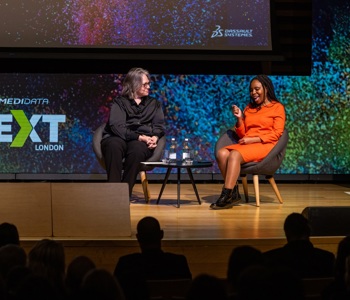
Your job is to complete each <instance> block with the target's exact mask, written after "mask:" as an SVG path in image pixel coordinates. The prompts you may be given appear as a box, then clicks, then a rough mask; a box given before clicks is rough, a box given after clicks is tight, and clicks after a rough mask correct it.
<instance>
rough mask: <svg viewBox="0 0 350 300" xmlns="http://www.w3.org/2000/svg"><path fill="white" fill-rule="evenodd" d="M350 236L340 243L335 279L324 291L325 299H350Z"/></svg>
mask: <svg viewBox="0 0 350 300" xmlns="http://www.w3.org/2000/svg"><path fill="white" fill-rule="evenodd" d="M349 257H350V236H346V237H344V238H343V239H342V240H341V241H340V242H339V244H338V249H337V256H336V260H335V267H334V281H333V283H331V284H330V285H329V286H327V287H326V288H325V290H324V292H323V298H324V299H330V300H331V299H350V285H349V282H348V280H349V271H350V269H349Z"/></svg>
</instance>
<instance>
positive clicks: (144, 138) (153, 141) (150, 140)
mask: <svg viewBox="0 0 350 300" xmlns="http://www.w3.org/2000/svg"><path fill="white" fill-rule="evenodd" d="M139 141H140V142H144V143H146V144H147V146H148V148H149V149H154V148H156V147H157V142H158V137H157V136H152V137H151V136H148V135H144V134H141V135H139Z"/></svg>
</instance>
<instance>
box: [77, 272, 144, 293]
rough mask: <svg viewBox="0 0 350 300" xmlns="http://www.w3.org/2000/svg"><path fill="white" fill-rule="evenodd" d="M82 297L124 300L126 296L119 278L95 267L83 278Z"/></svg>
mask: <svg viewBox="0 0 350 300" xmlns="http://www.w3.org/2000/svg"><path fill="white" fill-rule="evenodd" d="M134 288H138V287H137V286H135V287H134ZM80 299H82V300H97V299H98V300H124V299H125V298H124V294H123V290H122V288H121V287H120V285H119V283H118V281H117V279H116V278H115V277H114V276H113V275H112V274H111V273H109V272H108V271H107V270H104V269H96V268H94V269H92V270H90V271H89V272H88V273H87V274H86V276H85V277H84V279H83V282H82V284H81V297H80Z"/></svg>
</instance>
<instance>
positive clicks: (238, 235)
mask: <svg viewBox="0 0 350 300" xmlns="http://www.w3.org/2000/svg"><path fill="white" fill-rule="evenodd" d="M160 187H161V185H160V184H152V183H150V188H151V196H152V200H151V201H150V203H149V204H145V202H144V199H143V193H142V189H141V186H140V185H136V186H135V189H134V195H136V196H137V197H139V199H138V200H136V201H134V202H133V203H131V221H132V230H133V232H134V231H135V228H136V224H137V222H138V220H139V219H141V218H142V217H144V216H146V215H150V216H154V217H156V218H157V219H158V220H159V221H160V223H161V226H162V227H163V229H164V231H165V239H172V240H173V239H176V240H182V239H191V240H198V239H206V240H207V239H264V238H284V232H283V223H284V220H285V218H286V217H287V216H288V215H289V214H290V213H292V212H299V213H301V212H302V211H303V210H304V208H305V207H309V206H349V205H350V186H345V185H337V184H301V183H297V184H289V183H282V184H281V183H279V184H278V187H279V190H280V193H281V195H282V198H283V201H284V203H283V204H280V203H279V202H278V200H277V197H276V195H275V194H274V191H273V190H272V187H271V186H270V184H269V183H260V198H261V199H260V201H261V203H260V207H257V206H256V203H255V196H254V189H253V184H249V203H245V199H244V194H243V189H242V186H241V185H240V193H241V196H242V203H241V204H240V205H239V206H236V207H233V208H232V209H225V210H211V209H209V205H210V204H211V203H212V202H215V201H216V199H217V197H218V196H219V194H220V192H221V188H222V184H201V183H199V184H197V189H198V193H199V196H200V198H201V200H202V204H201V205H199V204H198V202H197V200H196V197H195V194H194V192H193V188H192V185H191V184H181V191H180V195H181V197H180V198H181V201H180V203H181V206H180V208H177V207H176V203H177V201H176V199H177V190H176V187H177V185H176V184H168V185H167V186H166V187H165V190H164V193H163V195H162V199H161V200H160V202H159V204H158V205H157V204H156V199H157V197H158V193H159V191H160Z"/></svg>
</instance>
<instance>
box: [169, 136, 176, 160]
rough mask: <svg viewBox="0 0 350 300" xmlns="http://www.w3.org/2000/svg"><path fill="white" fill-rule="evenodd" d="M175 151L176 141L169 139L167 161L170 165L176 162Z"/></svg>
mask: <svg viewBox="0 0 350 300" xmlns="http://www.w3.org/2000/svg"><path fill="white" fill-rule="evenodd" d="M176 150H177V143H176V139H175V138H172V139H171V144H170V149H169V160H170V163H174V162H176Z"/></svg>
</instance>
